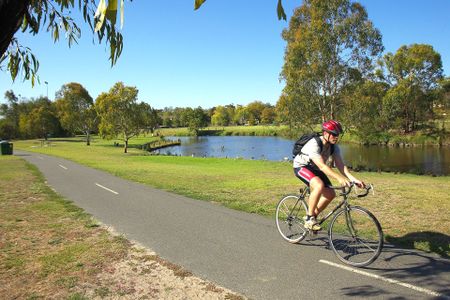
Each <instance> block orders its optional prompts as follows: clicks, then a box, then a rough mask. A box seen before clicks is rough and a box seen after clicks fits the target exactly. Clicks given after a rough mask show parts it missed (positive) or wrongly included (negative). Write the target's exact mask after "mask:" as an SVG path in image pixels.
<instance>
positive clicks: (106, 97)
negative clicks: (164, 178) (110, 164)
mask: <svg viewBox="0 0 450 300" xmlns="http://www.w3.org/2000/svg"><path fill="white" fill-rule="evenodd" d="M137 95H138V90H137V89H136V88H135V87H129V86H125V85H124V84H123V83H122V82H117V83H116V84H115V85H114V86H113V87H112V88H111V89H110V90H109V92H108V93H102V94H100V95H99V96H98V97H97V99H96V101H95V109H96V111H97V114H98V116H99V118H100V124H99V132H100V135H101V136H102V137H104V138H107V139H111V138H116V137H117V136H120V138H122V139H123V141H124V153H127V152H128V141H129V139H130V138H132V137H135V136H139V135H140V134H142V133H144V134H145V133H148V132H150V131H153V129H154V127H155V126H156V120H157V117H156V113H155V112H154V111H153V109H152V108H151V107H150V105H148V104H147V103H144V102H141V103H137Z"/></svg>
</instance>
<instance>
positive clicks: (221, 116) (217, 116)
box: [211, 105, 231, 126]
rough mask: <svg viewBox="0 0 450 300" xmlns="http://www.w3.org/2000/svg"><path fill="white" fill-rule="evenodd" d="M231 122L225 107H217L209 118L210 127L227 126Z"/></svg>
mask: <svg viewBox="0 0 450 300" xmlns="http://www.w3.org/2000/svg"><path fill="white" fill-rule="evenodd" d="M230 122H231V116H230V115H229V113H228V109H227V108H226V107H225V106H221V105H219V106H217V107H216V109H215V110H214V114H213V115H212V117H211V123H212V125H216V126H228V125H230Z"/></svg>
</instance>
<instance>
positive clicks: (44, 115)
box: [19, 97, 61, 140]
mask: <svg viewBox="0 0 450 300" xmlns="http://www.w3.org/2000/svg"><path fill="white" fill-rule="evenodd" d="M30 104H31V105H30V106H31V107H32V108H31V110H30V111H29V113H25V112H22V113H21V114H20V118H19V130H20V132H21V134H22V136H23V137H31V138H34V137H38V138H43V139H45V140H47V139H48V137H49V136H50V135H59V133H60V127H61V125H60V123H59V121H58V118H57V116H56V108H55V105H54V104H53V103H52V102H51V101H50V100H49V99H48V98H47V97H40V98H38V99H36V100H34V101H32V102H31V103H30Z"/></svg>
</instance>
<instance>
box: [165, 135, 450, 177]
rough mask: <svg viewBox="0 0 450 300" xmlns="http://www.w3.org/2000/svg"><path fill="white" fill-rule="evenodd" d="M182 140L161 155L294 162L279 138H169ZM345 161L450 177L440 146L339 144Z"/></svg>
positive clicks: (448, 158)
mask: <svg viewBox="0 0 450 300" xmlns="http://www.w3.org/2000/svg"><path fill="white" fill-rule="evenodd" d="M167 138H168V139H180V140H181V146H175V147H170V148H165V149H161V150H160V151H159V153H161V154H171V155H183V156H197V157H227V158H243V159H267V160H273V161H281V160H289V159H292V154H291V151H292V145H293V143H294V141H292V140H288V139H283V138H279V137H258V136H201V137H167ZM340 147H341V149H342V155H343V158H344V160H345V162H346V163H347V164H348V165H351V166H352V167H354V168H362V169H370V170H375V171H376V170H383V171H392V172H407V173H415V174H436V175H450V149H449V148H437V147H406V148H391V147H381V146H362V145H354V144H340Z"/></svg>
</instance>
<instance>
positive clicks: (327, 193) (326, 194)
mask: <svg viewBox="0 0 450 300" xmlns="http://www.w3.org/2000/svg"><path fill="white" fill-rule="evenodd" d="M335 197H336V192H335V191H334V190H333V189H330V188H328V187H325V188H323V190H322V196H321V197H320V199H319V202H318V203H317V206H316V209H315V210H314V215H315V216H318V215H319V214H320V213H321V212H322V211H323V210H324V209H325V208H327V206H328V204H330V202H331V201H332V200H333V199H334V198H335Z"/></svg>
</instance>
